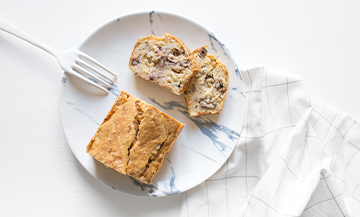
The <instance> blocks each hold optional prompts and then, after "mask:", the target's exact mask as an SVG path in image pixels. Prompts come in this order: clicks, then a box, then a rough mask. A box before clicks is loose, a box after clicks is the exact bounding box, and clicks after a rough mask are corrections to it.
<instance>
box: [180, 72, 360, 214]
mask: <svg viewBox="0 0 360 217" xmlns="http://www.w3.org/2000/svg"><path fill="white" fill-rule="evenodd" d="M242 76H243V79H244V84H245V90H246V91H245V92H244V93H245V94H246V96H247V113H246V117H245V122H244V125H243V131H242V134H241V138H240V140H239V142H238V144H237V146H236V148H235V150H234V152H233V153H232V155H231V156H230V158H229V159H228V161H227V162H226V163H225V164H224V166H223V167H222V168H221V169H220V170H219V171H218V172H217V173H216V174H215V175H213V176H212V177H211V178H209V179H208V180H207V181H205V182H204V183H202V184H201V185H200V186H198V187H196V188H194V189H192V190H190V191H188V192H186V193H185V194H184V198H183V202H182V206H181V211H180V215H179V216H180V217H198V216H207V217H212V216H214V217H227V216H256V217H257V216H304V217H305V216H336V217H337V216H360V187H359V184H360V154H359V153H358V152H359V149H360V125H359V123H357V122H356V121H355V120H354V119H352V118H351V117H349V116H348V115H346V114H344V113H341V112H338V111H335V110H333V109H331V108H330V107H328V106H326V105H324V104H322V103H319V102H317V101H315V100H311V99H310V97H309V94H308V92H307V90H306V87H305V84H304V82H303V80H302V78H301V77H300V76H298V75H286V74H277V73H274V72H271V71H269V70H267V69H264V68H255V69H251V70H247V71H242Z"/></svg>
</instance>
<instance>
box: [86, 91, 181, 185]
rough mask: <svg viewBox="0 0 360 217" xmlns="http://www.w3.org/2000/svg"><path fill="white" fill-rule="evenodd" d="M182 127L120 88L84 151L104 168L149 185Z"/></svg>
mask: <svg viewBox="0 0 360 217" xmlns="http://www.w3.org/2000/svg"><path fill="white" fill-rule="evenodd" d="M183 127H184V124H182V123H180V122H179V121H177V120H175V119H174V118H172V117H170V116H169V115H167V114H165V113H163V112H161V111H159V110H158V109H157V108H155V107H154V106H152V105H149V104H147V103H145V102H144V101H142V100H140V99H138V98H136V97H134V96H131V95H129V94H128V93H126V92H124V91H122V92H121V94H120V95H119V97H118V98H117V99H116V101H115V103H114V105H113V107H112V109H111V110H110V112H109V113H108V114H107V116H106V117H105V119H104V121H103V123H102V124H101V125H100V127H99V128H98V129H97V131H96V133H95V135H94V137H93V138H92V139H91V141H90V143H89V144H88V146H87V149H86V150H87V153H88V154H90V155H91V156H92V157H93V158H95V159H96V160H98V161H99V162H101V163H102V164H104V165H105V166H106V167H110V168H112V169H114V170H116V171H118V172H119V173H122V174H125V175H129V176H132V177H133V178H135V179H137V180H139V181H141V182H143V183H147V184H150V183H151V180H152V178H153V177H154V176H155V174H156V173H157V172H158V170H159V169H160V167H161V164H162V162H163V160H164V157H165V156H166V155H167V154H168V153H169V152H170V150H171V148H172V145H173V143H174V141H175V139H176V138H177V136H178V135H179V134H180V132H181V130H182V129H183Z"/></svg>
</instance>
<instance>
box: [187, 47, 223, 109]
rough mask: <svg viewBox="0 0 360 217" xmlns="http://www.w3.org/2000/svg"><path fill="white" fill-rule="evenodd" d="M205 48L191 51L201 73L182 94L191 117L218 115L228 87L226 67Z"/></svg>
mask: <svg viewBox="0 0 360 217" xmlns="http://www.w3.org/2000/svg"><path fill="white" fill-rule="evenodd" d="M206 47H207V46H204V47H200V48H197V49H196V50H194V51H193V55H194V56H195V58H196V60H197V61H198V62H199V63H200V66H201V72H200V73H199V74H197V76H196V77H195V80H194V82H193V83H192V86H191V87H190V88H189V89H187V90H186V91H185V93H184V96H185V100H186V104H187V109H188V112H189V113H190V115H191V116H199V115H205V114H218V113H220V112H221V109H222V107H223V105H224V100H225V97H226V92H227V89H228V85H229V73H228V71H227V69H226V66H225V65H224V64H223V63H222V62H221V61H220V60H219V59H217V58H216V57H215V56H214V55H210V54H208V51H207V49H206Z"/></svg>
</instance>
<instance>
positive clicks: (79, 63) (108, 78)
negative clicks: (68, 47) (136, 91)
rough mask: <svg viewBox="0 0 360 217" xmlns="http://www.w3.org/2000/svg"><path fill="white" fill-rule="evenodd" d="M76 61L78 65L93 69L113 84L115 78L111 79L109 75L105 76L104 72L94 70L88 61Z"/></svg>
mask: <svg viewBox="0 0 360 217" xmlns="http://www.w3.org/2000/svg"><path fill="white" fill-rule="evenodd" d="M76 63H77V64H78V65H81V66H82V67H84V68H87V69H88V70H91V71H94V72H95V73H97V74H99V75H100V77H101V76H102V77H103V78H105V79H107V80H108V81H109V83H110V84H113V83H114V80H115V79H111V78H110V77H108V76H106V75H105V74H104V73H102V72H101V71H99V70H96V69H95V68H94V67H93V66H91V65H90V64H89V63H87V62H85V61H84V60H82V59H78V60H76ZM115 78H116V77H115Z"/></svg>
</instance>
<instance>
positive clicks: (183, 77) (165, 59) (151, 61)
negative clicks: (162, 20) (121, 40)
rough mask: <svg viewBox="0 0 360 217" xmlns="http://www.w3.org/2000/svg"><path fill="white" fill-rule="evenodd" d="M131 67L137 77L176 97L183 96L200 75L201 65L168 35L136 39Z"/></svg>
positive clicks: (175, 39)
mask: <svg viewBox="0 0 360 217" xmlns="http://www.w3.org/2000/svg"><path fill="white" fill-rule="evenodd" d="M129 68H130V70H131V71H132V72H133V73H134V74H135V75H137V76H139V77H141V78H143V79H145V80H148V81H151V82H153V83H155V84H158V85H160V86H162V87H165V88H167V89H169V90H171V91H172V92H173V93H175V94H177V95H180V94H182V93H184V91H185V90H186V89H188V88H189V87H190V85H191V83H192V81H193V80H194V78H195V76H196V75H197V74H198V73H199V72H200V65H199V63H198V62H197V61H196V59H195V58H194V56H193V55H192V53H191V51H190V50H189V48H188V47H187V46H186V45H185V44H184V42H182V41H181V40H180V39H178V38H177V37H175V36H173V35H171V34H169V33H165V34H164V35H163V36H162V37H157V36H154V35H150V36H147V37H144V38H141V39H139V40H137V42H136V44H135V47H134V50H133V52H132V54H131V57H130V62H129Z"/></svg>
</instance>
